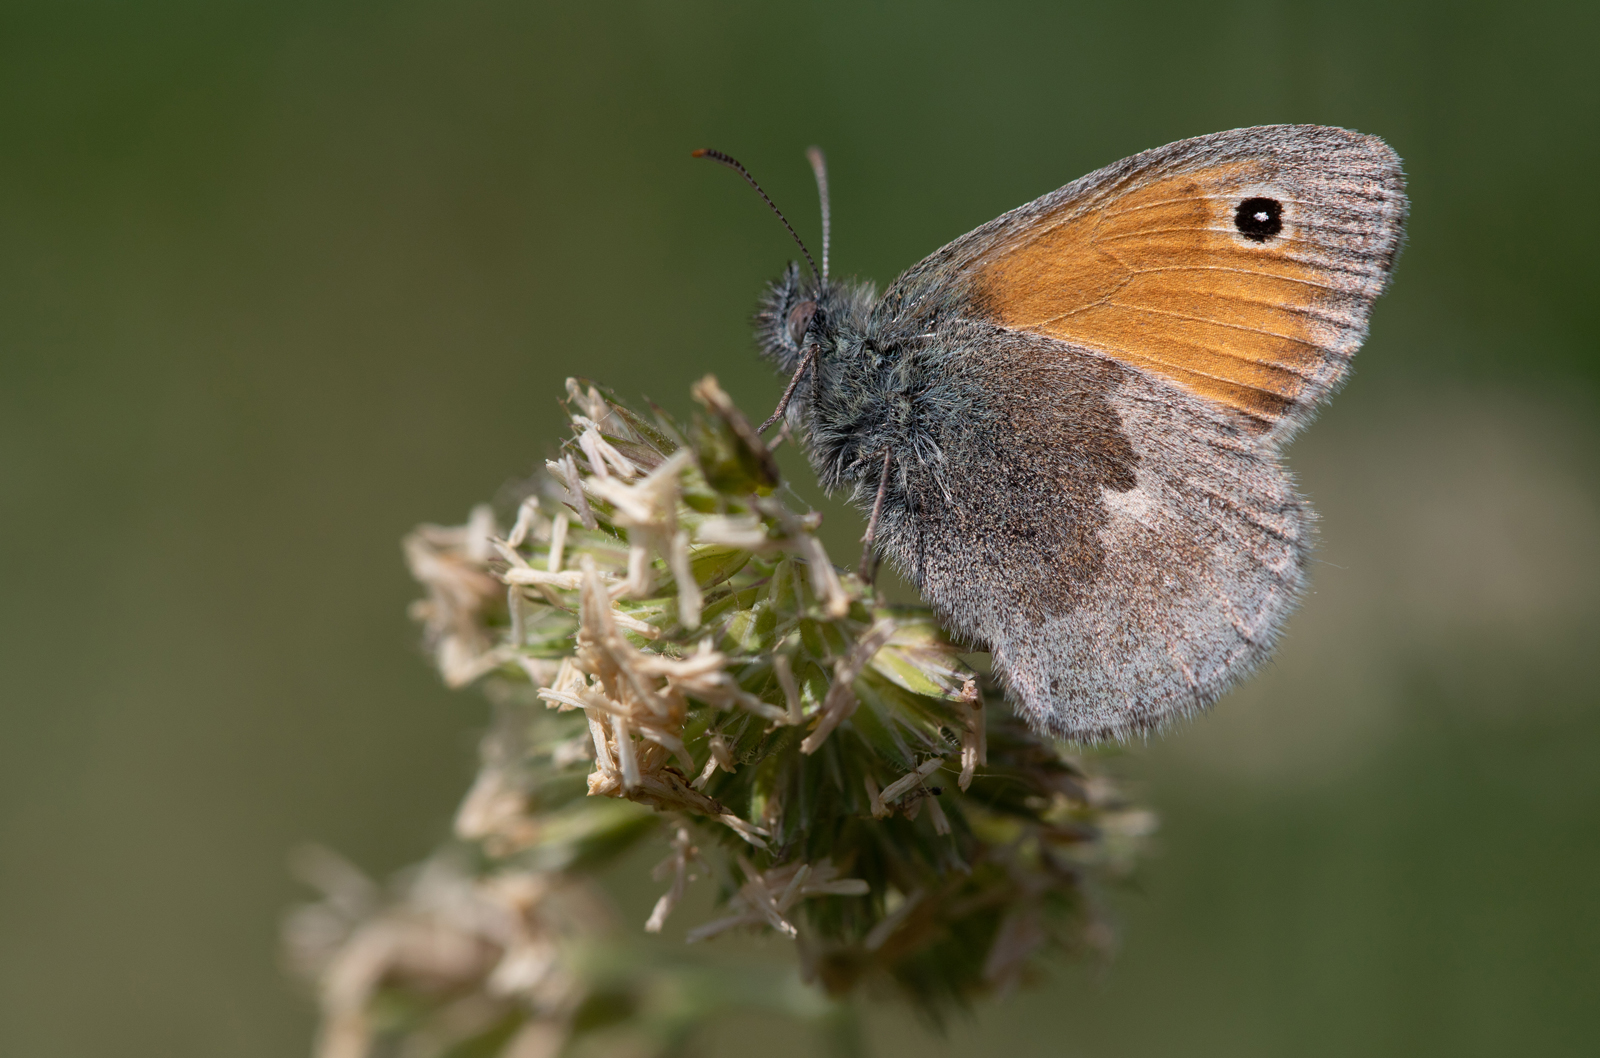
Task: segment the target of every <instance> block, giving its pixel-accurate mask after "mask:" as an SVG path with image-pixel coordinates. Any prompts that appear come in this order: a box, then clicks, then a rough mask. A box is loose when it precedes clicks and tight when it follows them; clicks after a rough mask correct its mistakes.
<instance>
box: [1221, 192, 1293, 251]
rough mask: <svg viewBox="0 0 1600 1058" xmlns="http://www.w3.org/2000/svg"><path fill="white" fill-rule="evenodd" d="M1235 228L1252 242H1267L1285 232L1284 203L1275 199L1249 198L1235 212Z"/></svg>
mask: <svg viewBox="0 0 1600 1058" xmlns="http://www.w3.org/2000/svg"><path fill="white" fill-rule="evenodd" d="M1233 226H1234V227H1235V228H1238V229H1239V234H1241V235H1243V236H1244V237H1245V238H1246V239H1249V240H1250V241H1251V242H1266V241H1267V240H1268V239H1270V238H1272V237H1273V236H1274V235H1276V234H1278V233H1279V232H1280V231H1282V230H1283V203H1282V202H1279V201H1278V200H1277V199H1275V198H1247V199H1245V200H1244V201H1243V202H1241V203H1239V208H1238V209H1236V210H1234V211H1233Z"/></svg>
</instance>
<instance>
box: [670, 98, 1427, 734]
mask: <svg viewBox="0 0 1600 1058" xmlns="http://www.w3.org/2000/svg"><path fill="white" fill-rule="evenodd" d="M696 153H697V154H700V155H708V156H710V157H712V158H714V159H716V160H718V161H721V162H724V163H726V164H730V165H732V166H734V167H735V168H738V169H739V170H740V171H741V172H743V167H742V166H739V165H738V163H736V162H734V161H733V160H732V159H731V158H728V157H727V156H726V155H721V154H718V153H717V152H714V151H700V152H696ZM812 164H813V166H814V168H815V169H816V172H817V177H818V184H819V188H820V189H821V190H822V194H823V215H824V236H823V239H824V243H823V246H824V252H823V267H822V269H821V270H820V271H818V270H817V269H816V268H815V267H814V266H813V268H812V271H811V274H809V275H805V276H802V275H801V273H800V270H799V268H798V267H797V266H796V265H793V264H791V265H790V266H789V269H788V271H787V272H786V273H785V274H784V275H783V276H782V278H780V279H779V280H778V281H777V282H775V283H773V284H772V285H771V286H770V287H769V289H768V290H767V293H766V295H765V297H764V298H763V299H762V302H761V308H760V311H759V314H758V316H757V324H758V338H759V341H760V344H761V348H762V351H763V352H764V353H765V355H766V356H767V357H769V358H770V359H771V360H772V361H773V362H774V363H775V364H776V365H777V366H778V368H779V369H780V370H781V371H783V372H784V373H786V374H788V375H789V376H790V384H789V389H788V392H787V393H786V394H785V400H784V403H783V404H781V405H780V406H779V413H785V414H786V415H787V418H788V422H789V423H790V425H791V426H793V427H795V428H796V429H803V433H804V436H805V437H806V438H807V441H808V448H809V455H810V459H811V463H812V465H813V466H814V467H815V468H816V471H817V475H818V477H819V478H820V479H821V482H822V485H823V486H824V487H825V488H827V489H828V490H830V491H832V490H835V489H849V490H851V491H852V493H853V496H854V498H855V500H856V501H857V502H858V503H859V504H860V505H861V506H863V508H870V510H871V512H872V517H871V520H870V521H869V530H868V550H869V552H872V551H874V550H876V551H878V552H881V553H882V554H883V555H885V556H887V558H888V559H889V561H890V562H892V563H893V564H894V566H895V567H896V568H897V569H899V570H900V571H901V572H902V573H903V574H904V575H905V576H906V577H907V578H908V579H909V580H911V581H912V582H913V583H914V584H915V585H916V586H917V588H918V589H919V590H920V591H921V592H922V595H923V597H924V598H925V599H927V601H928V602H929V603H930V604H931V605H932V606H933V608H934V610H935V611H936V612H937V613H938V614H939V616H940V618H941V619H942V620H943V621H944V622H945V623H946V625H947V626H948V627H949V628H950V629H951V630H952V632H954V633H955V634H956V635H958V636H960V637H962V638H964V639H965V640H967V641H968V642H970V643H972V644H973V645H974V646H976V647H980V648H986V649H988V650H989V652H990V653H991V655H992V657H993V662H994V667H995V670H996V671H997V672H998V674H999V675H1000V677H1001V679H1002V680H1003V681H1004V683H1005V686H1006V688H1007V691H1008V693H1009V695H1010V697H1011V698H1012V700H1013V701H1014V703H1015V705H1016V707H1017V708H1018V710H1019V712H1020V713H1021V714H1022V715H1023V716H1024V717H1025V718H1026V719H1027V720H1028V721H1029V722H1030V723H1031V724H1032V725H1033V726H1034V727H1035V728H1036V729H1038V730H1040V731H1042V732H1047V733H1049V734H1051V735H1054V736H1057V737H1061V738H1067V739H1073V740H1078V741H1085V742H1088V741H1095V740H1099V739H1106V738H1124V737H1126V736H1128V735H1131V734H1134V733H1136V732H1142V731H1148V730H1150V729H1153V728H1156V727H1159V726H1161V725H1162V724H1163V723H1165V722H1167V721H1170V720H1171V719H1173V718H1175V717H1178V716H1182V715H1186V714H1189V713H1193V712H1195V711H1196V710H1199V709H1201V708H1203V707H1205V706H1207V705H1209V704H1210V703H1211V702H1213V701H1215V700H1216V699H1217V698H1218V697H1219V696H1220V695H1221V694H1222V693H1223V692H1224V691H1226V690H1227V689H1228V688H1229V687H1230V686H1232V685H1233V684H1234V683H1235V682H1236V681H1237V680H1239V679H1240V678H1241V677H1242V676H1244V675H1245V674H1247V673H1249V672H1250V670H1251V669H1253V668H1254V667H1255V666H1256V665H1258V664H1260V663H1261V662H1262V661H1263V660H1264V659H1265V658H1266V657H1267V656H1268V654H1269V652H1270V651H1271V649H1272V646H1273V643H1274V641H1275V639H1276V638H1277V635H1278V632H1279V629H1280V628H1281V627H1282V625H1283V622H1284V619H1285V618H1286V617H1287V616H1288V614H1289V613H1290V612H1291V611H1292V610H1293V609H1294V607H1295V604H1296V602H1297V601H1298V599H1299V597H1300V595H1301V594H1302V592H1303V591H1304V589H1305V584H1306V564H1307V560H1308V556H1309V554H1310V549H1311V546H1312V537H1313V523H1314V518H1315V515H1314V514H1313V512H1312V510H1311V508H1310V506H1309V505H1308V504H1307V502H1306V500H1305V499H1304V498H1302V497H1301V496H1300V495H1299V494H1298V493H1297V492H1296V491H1295V488H1294V482H1293V481H1292V479H1291V478H1290V476H1289V473H1288V472H1287V470H1285V468H1284V466H1283V463H1282V460H1281V457H1280V452H1281V449H1282V447H1283V445H1284V444H1285V442H1287V441H1288V440H1289V438H1290V437H1292V436H1293V435H1294V433H1295V432H1296V431H1297V430H1299V429H1300V427H1302V426H1304V425H1305V424H1306V423H1307V422H1308V421H1310V419H1311V417H1312V416H1313V415H1315V414H1316V410H1317V408H1318V407H1319V406H1320V405H1321V404H1322V403H1323V402H1324V401H1326V400H1327V399H1328V398H1329V397H1330V396H1331V395H1332V394H1333V392H1334V391H1335V390H1336V389H1338V388H1339V385H1340V383H1342V382H1343V381H1344V378H1345V375H1346V373H1347V372H1348V370H1349V364H1350V358H1351V357H1352V356H1353V355H1354V354H1355V351H1356V349H1357V348H1358V347H1359V346H1360V345H1361V340H1362V338H1363V337H1364V336H1365V335H1366V331H1367V317H1368V314H1369V313H1370V312H1371V310H1372V303H1373V300H1374V299H1376V298H1377V296H1378V295H1379V294H1380V293H1382V292H1383V289H1384V287H1385V286H1386V285H1387V283H1388V281H1389V274H1390V271H1391V269H1392V268H1393V266H1394V261H1395V256H1396V254H1397V252H1398V251H1399V249H1400V244H1401V238H1402V230H1403V226H1404V223H1405V216H1406V197H1405V191H1404V183H1405V182H1404V178H1403V176H1402V173H1401V170H1400V160H1399V158H1398V157H1397V156H1396V155H1395V152H1394V151H1393V150H1391V149H1390V148H1389V146H1388V145H1387V144H1385V143H1384V142H1383V141H1382V140H1379V139H1376V138H1375V137H1372V136H1363V135H1360V134H1359V133H1355V132H1350V131H1347V130H1345V129H1338V128H1327V127H1323V126H1318V125H1267V126H1262V127H1259V128H1249V129H1236V130H1234V131H1232V132H1219V133H1216V134H1214V135H1210V136H1200V137H1197V138H1195V139H1190V140H1183V141H1181V142H1178V143H1173V144H1169V145H1167V146H1165V147H1161V148H1158V149H1156V150H1152V151H1146V152H1144V153H1143V154H1136V155H1134V156H1133V157H1131V158H1127V159H1124V160H1123V161H1120V162H1117V163H1116V164H1114V165H1110V166H1107V167H1106V168H1104V169H1101V170H1099V171H1098V172H1094V173H1091V174H1089V175H1088V176H1085V177H1083V178H1082V179H1081V180H1076V181H1074V182H1072V183H1070V184H1068V185H1067V186H1065V187H1063V188H1061V189H1060V190H1059V191H1054V192H1052V193H1050V194H1048V195H1045V196H1044V197H1043V198H1040V199H1037V200H1035V201H1033V202H1030V203H1028V204H1027V205H1025V206H1021V207H1019V208H1017V209H1014V210H1012V211H1011V212H1009V213H1006V214H1004V215H1003V216H1000V217H997V218H996V219H995V220H992V221H990V222H989V223H988V224H985V225H983V226H982V227H980V228H978V229H976V230H975V231H972V232H969V233H968V234H966V235H964V236H962V237H961V238H959V239H957V240H955V241H954V242H952V243H950V244H949V245H948V246H945V247H944V248H942V249H940V250H938V251H936V252H934V253H933V254H932V255H931V256H929V257H927V258H926V259H925V260H923V261H922V262H921V263H919V264H917V265H915V266H913V267H912V268H911V269H910V270H909V271H907V272H906V273H905V274H904V275H902V276H900V278H899V279H897V280H895V281H894V283H893V284H891V285H890V287H889V289H888V290H886V291H884V293H883V294H881V295H879V294H877V293H876V292H875V291H874V289H873V288H872V287H871V286H870V285H867V284H864V283H857V282H850V281H843V282H841V281H836V280H832V279H829V278H828V274H827V192H826V181H825V174H824V169H823V165H822V158H821V154H820V152H817V151H815V150H813V152H812ZM745 176H746V178H747V179H748V178H749V174H748V173H745ZM754 182H755V181H754V180H751V183H752V184H753V183H754ZM757 190H759V188H757ZM763 197H765V195H763ZM769 205H770V200H769ZM774 209H776V207H774ZM780 216H781V213H780ZM785 224H786V225H787V221H786V222H785ZM790 230H791V233H792V232H793V229H792V228H791V229H790ZM796 241H799V240H798V236H797V237H796ZM801 249H802V251H804V249H805V247H804V244H802V245H801ZM806 258H807V260H808V261H809V260H810V254H809V253H807V254H806ZM777 417H778V415H777V414H776V413H775V415H774V418H773V420H769V423H770V422H771V421H775V420H776V419H777Z"/></svg>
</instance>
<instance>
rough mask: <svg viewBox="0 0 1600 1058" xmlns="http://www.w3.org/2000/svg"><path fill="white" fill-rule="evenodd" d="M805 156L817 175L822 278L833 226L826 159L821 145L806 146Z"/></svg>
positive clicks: (826, 262)
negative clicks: (820, 219)
mask: <svg viewBox="0 0 1600 1058" xmlns="http://www.w3.org/2000/svg"><path fill="white" fill-rule="evenodd" d="M806 157H807V158H808V159H810V161H811V171H812V173H814V174H816V177H817V197H818V198H820V199H821V200H822V278H823V279H827V278H828V241H829V235H830V234H831V229H832V227H833V217H832V215H831V214H830V212H829V210H828V159H827V158H825V157H823V155H822V148H821V147H807V148H806Z"/></svg>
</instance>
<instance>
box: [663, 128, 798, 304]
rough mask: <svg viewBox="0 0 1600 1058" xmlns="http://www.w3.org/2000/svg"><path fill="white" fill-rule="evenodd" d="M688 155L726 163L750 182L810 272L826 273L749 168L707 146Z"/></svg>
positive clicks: (728, 155)
mask: <svg viewBox="0 0 1600 1058" xmlns="http://www.w3.org/2000/svg"><path fill="white" fill-rule="evenodd" d="M690 156H691V157H694V158H710V159H711V160H712V161H714V162H721V163H722V164H723V165H726V166H727V167H728V168H729V169H732V170H733V171H734V172H736V173H738V174H739V175H740V176H742V177H744V178H745V179H746V180H748V181H749V182H750V186H751V187H753V188H755V189H756V194H758V195H760V196H761V201H763V202H765V203H766V204H767V205H768V206H769V207H771V209H772V212H774V213H776V214H777V215H778V219H779V220H781V221H783V226H784V227H785V228H788V229H789V234H790V235H792V236H794V241H795V244H796V245H797V246H799V247H800V252H801V253H803V254H805V255H806V264H807V265H809V266H810V267H811V274H812V275H814V276H819V277H820V276H823V275H826V273H825V272H818V271H817V262H815V261H813V260H812V259H811V251H810V250H808V249H806V244H805V242H804V241H803V240H802V239H801V238H800V233H799V232H797V231H795V230H794V225H792V224H790V223H789V218H788V217H785V216H784V215H783V210H781V209H779V208H778V205H777V203H775V202H773V201H772V199H770V198H768V197H767V193H766V192H765V191H763V190H761V185H760V184H758V183H756V178H755V177H753V176H751V175H750V170H748V169H746V168H745V167H744V166H742V165H740V164H739V159H737V158H735V157H733V156H732V155H730V154H723V153H722V152H721V151H714V150H711V149H710V148H709V147H701V148H700V149H699V150H697V151H691V152H690ZM823 259H824V260H826V259H827V256H826V255H824V256H823Z"/></svg>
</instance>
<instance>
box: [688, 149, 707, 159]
mask: <svg viewBox="0 0 1600 1058" xmlns="http://www.w3.org/2000/svg"><path fill="white" fill-rule="evenodd" d="M710 153H711V151H710V150H709V149H708V148H705V147H696V148H695V149H694V150H692V151H690V152H689V157H691V158H704V157H705V156H706V155H708V154H710Z"/></svg>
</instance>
